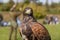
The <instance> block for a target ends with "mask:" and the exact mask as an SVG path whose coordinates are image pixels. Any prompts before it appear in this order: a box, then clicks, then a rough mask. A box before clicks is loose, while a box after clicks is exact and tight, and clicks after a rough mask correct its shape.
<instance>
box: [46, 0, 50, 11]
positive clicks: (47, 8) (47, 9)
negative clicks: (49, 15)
mask: <svg viewBox="0 0 60 40" xmlns="http://www.w3.org/2000/svg"><path fill="white" fill-rule="evenodd" d="M46 11H47V12H49V11H50V10H49V5H48V0H46Z"/></svg>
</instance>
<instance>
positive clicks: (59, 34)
mask: <svg viewBox="0 0 60 40" xmlns="http://www.w3.org/2000/svg"><path fill="white" fill-rule="evenodd" d="M44 26H45V27H46V28H47V29H48V31H49V33H50V35H51V39H52V40H60V24H58V25H44ZM9 32H10V27H0V40H8V38H9ZM13 37H14V36H12V40H13ZM17 39H18V40H22V39H21V37H20V35H19V33H18V34H17Z"/></svg>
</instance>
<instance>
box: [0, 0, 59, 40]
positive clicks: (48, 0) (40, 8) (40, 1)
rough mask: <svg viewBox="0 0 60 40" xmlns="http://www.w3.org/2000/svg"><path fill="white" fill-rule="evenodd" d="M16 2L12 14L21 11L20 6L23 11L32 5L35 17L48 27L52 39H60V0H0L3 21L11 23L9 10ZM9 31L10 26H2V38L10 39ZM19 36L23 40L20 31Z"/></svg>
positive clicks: (0, 28) (0, 29) (4, 39)
mask: <svg viewBox="0 0 60 40" xmlns="http://www.w3.org/2000/svg"><path fill="white" fill-rule="evenodd" d="M14 4H17V6H16V8H15V9H14V11H13V13H12V15H14V14H15V13H19V8H22V11H23V10H24V8H26V7H31V8H32V9H33V14H34V17H35V18H36V19H37V21H38V22H39V23H41V24H43V25H44V26H45V27H46V28H47V29H48V31H49V33H50V35H51V38H52V40H60V0H0V14H1V15H2V16H3V20H2V21H1V22H4V23H6V24H8V23H9V20H10V16H9V12H10V9H11V7H12V6H13V5H14ZM20 18H22V16H20ZM1 22H0V23H1ZM47 24H48V25H47ZM49 24H51V25H49ZM9 31H10V27H8V26H7V27H3V26H2V27H0V40H8V36H9ZM17 36H18V37H17V38H18V40H21V37H20V35H19V33H18V34H17ZM12 38H13V37H12Z"/></svg>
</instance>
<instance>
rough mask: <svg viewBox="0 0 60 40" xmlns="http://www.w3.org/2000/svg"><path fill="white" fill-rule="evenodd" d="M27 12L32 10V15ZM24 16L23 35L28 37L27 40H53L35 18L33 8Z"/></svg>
mask: <svg viewBox="0 0 60 40" xmlns="http://www.w3.org/2000/svg"><path fill="white" fill-rule="evenodd" d="M27 10H30V13H29V12H26V11H27ZM23 16H24V17H23V22H22V34H24V35H25V36H26V38H27V40H51V37H50V35H49V33H48V30H47V29H46V28H45V27H44V26H43V25H41V24H40V23H38V22H37V21H36V19H35V18H34V17H33V10H32V9H31V8H26V9H25V10H24V13H23ZM22 34H21V35H22ZM25 40H26V39H25Z"/></svg>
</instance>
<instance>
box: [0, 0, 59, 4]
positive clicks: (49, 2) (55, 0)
mask: <svg viewBox="0 0 60 40" xmlns="http://www.w3.org/2000/svg"><path fill="white" fill-rule="evenodd" d="M2 1H3V2H4V3H6V2H8V1H9V0H2ZM14 1H15V2H16V0H14ZM18 1H19V2H20V1H22V0H18ZM39 1H40V2H43V4H45V2H46V0H39ZM51 1H53V2H56V3H58V2H60V0H49V1H48V4H51ZM0 2H1V0H0Z"/></svg>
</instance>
